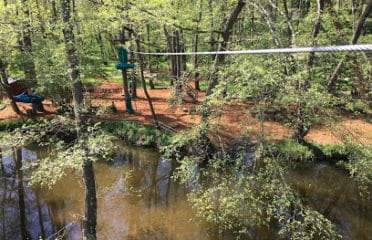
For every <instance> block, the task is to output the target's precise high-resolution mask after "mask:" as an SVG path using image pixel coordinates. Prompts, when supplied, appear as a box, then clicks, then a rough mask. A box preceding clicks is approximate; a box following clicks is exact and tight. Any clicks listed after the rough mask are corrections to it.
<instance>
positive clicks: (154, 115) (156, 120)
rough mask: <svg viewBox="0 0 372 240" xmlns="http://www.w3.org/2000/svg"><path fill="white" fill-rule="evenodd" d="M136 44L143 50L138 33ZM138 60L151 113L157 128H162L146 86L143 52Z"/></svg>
mask: <svg viewBox="0 0 372 240" xmlns="http://www.w3.org/2000/svg"><path fill="white" fill-rule="evenodd" d="M136 45H137V52H141V44H140V41H139V38H138V35H137V34H136ZM138 62H139V66H140V74H141V81H142V88H143V91H144V93H145V95H146V98H147V101H148V103H149V106H150V110H151V115H152V117H153V119H154V125H155V127H156V128H157V129H159V128H160V126H159V122H158V118H157V116H156V113H155V110H154V107H153V105H152V100H151V97H150V95H149V93H148V92H147V87H146V80H145V77H144V75H143V68H144V67H143V60H142V55H141V54H138Z"/></svg>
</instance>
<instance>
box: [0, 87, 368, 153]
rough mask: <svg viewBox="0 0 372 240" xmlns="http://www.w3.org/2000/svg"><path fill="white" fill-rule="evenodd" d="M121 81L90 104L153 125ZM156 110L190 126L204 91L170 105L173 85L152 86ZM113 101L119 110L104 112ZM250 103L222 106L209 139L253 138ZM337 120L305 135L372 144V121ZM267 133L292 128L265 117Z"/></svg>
mask: <svg viewBox="0 0 372 240" xmlns="http://www.w3.org/2000/svg"><path fill="white" fill-rule="evenodd" d="M121 87H122V86H121V84H119V83H113V82H109V81H102V84H101V85H99V86H95V87H94V88H93V89H92V91H90V92H88V93H86V96H88V97H89V99H91V104H92V106H94V107H95V108H96V109H101V110H102V111H100V112H101V113H102V115H98V116H95V119H97V120H99V121H117V120H126V121H130V122H135V123H138V124H140V125H144V126H152V124H153V119H152V116H151V112H150V109H149V106H148V102H147V100H146V97H145V95H144V93H143V91H142V89H138V90H137V95H138V97H137V98H136V99H133V100H132V106H133V109H134V114H128V113H127V112H126V111H125V105H124V101H123V96H122V95H121V91H118V89H119V90H120V89H121ZM149 94H150V96H151V98H152V101H153V105H154V108H155V112H156V114H157V117H158V120H159V122H161V123H162V124H164V125H166V126H169V127H170V128H171V129H173V130H175V131H176V132H181V131H182V130H185V129H190V128H192V127H193V126H195V125H196V124H198V123H199V122H200V116H199V115H197V114H195V113H194V111H193V110H194V109H196V108H197V107H198V106H199V105H200V104H201V101H202V100H203V97H204V92H199V94H198V100H199V102H198V103H193V102H192V99H190V98H188V97H186V98H185V101H184V102H183V103H182V104H178V105H170V104H169V101H168V97H169V94H170V89H153V90H149ZM112 103H114V105H115V107H116V110H117V111H116V112H107V111H106V112H105V111H104V109H105V108H108V107H110V106H111V105H112ZM17 104H18V105H19V107H20V109H21V111H22V112H23V113H24V115H23V116H18V115H17V114H15V113H14V112H13V111H12V109H11V108H10V106H9V105H8V106H7V107H6V108H5V109H3V110H1V111H0V120H5V119H21V118H24V119H27V118H28V117H27V116H26V111H27V109H29V108H31V106H30V104H24V103H17ZM44 107H45V110H46V111H47V112H46V113H38V114H37V117H45V118H49V117H53V116H54V115H55V114H56V111H57V109H56V108H55V107H53V105H52V102H51V100H48V99H47V100H46V101H45V102H44ZM251 107H252V105H251V104H250V103H248V102H247V103H241V102H231V103H229V104H228V105H224V106H222V107H221V108H220V109H219V110H220V114H219V116H218V117H216V118H214V119H212V121H211V122H212V127H211V129H212V131H211V132H210V139H211V140H212V142H213V143H214V144H215V145H222V146H226V145H231V143H233V142H234V141H235V140H236V139H238V138H239V137H242V136H243V135H249V136H250V137H252V138H254V137H255V136H258V134H259V132H260V123H259V121H258V119H257V118H255V117H253V116H252V114H251V112H250V109H251ZM339 119H340V120H339V122H337V123H333V122H332V123H322V124H321V125H318V126H315V127H314V128H312V129H311V130H310V132H309V133H308V135H307V136H306V141H308V142H314V143H318V144H335V143H343V141H344V140H345V137H347V138H348V140H350V141H354V142H355V143H361V144H364V145H369V144H372V124H370V123H368V122H366V121H365V120H363V119H362V118H360V117H357V116H340V117H339ZM264 130H265V135H266V137H267V139H268V140H281V139H283V138H286V137H289V136H290V135H291V134H292V130H291V129H289V128H287V127H286V126H284V125H283V124H281V123H280V122H275V121H265V123H264Z"/></svg>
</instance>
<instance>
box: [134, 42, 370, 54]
mask: <svg viewBox="0 0 372 240" xmlns="http://www.w3.org/2000/svg"><path fill="white" fill-rule="evenodd" d="M361 51H372V44H358V45H340V46H323V47H294V48H275V49H253V50H237V51H216V52H181V53H169V52H167V53H159V52H156V53H145V52H135V53H137V54H141V55H157V56H181V55H216V54H225V55H238V54H286V53H315V52H361Z"/></svg>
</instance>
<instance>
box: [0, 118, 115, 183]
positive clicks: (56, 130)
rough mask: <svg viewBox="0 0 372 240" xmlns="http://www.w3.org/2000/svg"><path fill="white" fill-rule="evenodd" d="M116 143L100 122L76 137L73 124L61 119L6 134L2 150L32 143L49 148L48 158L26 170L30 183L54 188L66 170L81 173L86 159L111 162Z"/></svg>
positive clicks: (3, 138) (29, 164) (0, 146)
mask: <svg viewBox="0 0 372 240" xmlns="http://www.w3.org/2000/svg"><path fill="white" fill-rule="evenodd" d="M74 135H75V136H74ZM113 140H114V139H113V137H112V136H111V135H108V134H105V132H104V131H103V130H102V129H101V127H100V124H99V123H97V124H94V125H90V126H87V127H86V131H84V133H83V134H82V136H80V137H79V138H76V129H75V125H74V123H73V121H71V120H68V119H66V118H62V117H61V118H58V119H54V120H50V121H48V120H45V121H42V122H40V123H35V124H33V125H27V126H26V125H23V126H22V127H21V128H16V129H15V130H14V131H12V132H3V133H2V134H1V136H0V148H2V149H5V150H10V151H11V150H12V149H14V148H19V147H22V146H27V145H29V144H37V145H38V146H40V147H44V148H47V149H48V151H49V154H48V155H47V156H45V157H41V158H39V159H37V160H36V161H30V162H28V163H26V164H25V166H24V168H25V170H28V171H30V172H31V174H32V176H31V178H30V183H31V184H39V185H41V186H48V187H51V186H53V184H55V183H56V181H58V179H60V178H61V177H62V176H64V175H65V174H66V170H81V168H82V165H83V163H84V162H85V161H87V160H89V161H97V160H110V159H111V157H112V154H113V152H114V151H115V145H114V143H113Z"/></svg>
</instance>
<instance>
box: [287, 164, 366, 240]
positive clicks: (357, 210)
mask: <svg viewBox="0 0 372 240" xmlns="http://www.w3.org/2000/svg"><path fill="white" fill-rule="evenodd" d="M287 178H288V179H289V181H290V183H291V185H292V186H293V187H294V188H295V189H296V190H297V192H298V193H299V194H300V195H301V196H302V198H303V200H304V202H305V203H306V204H307V205H309V206H311V207H312V208H314V209H315V210H317V211H319V212H320V213H322V214H323V215H324V216H325V217H327V218H328V219H330V220H331V221H332V222H333V223H334V224H336V227H337V230H338V231H339V232H340V233H341V234H342V235H343V239H370V237H371V236H372V205H371V204H370V196H364V197H362V196H361V194H360V191H359V189H358V186H357V184H356V183H355V182H354V181H353V180H352V179H351V178H349V177H348V175H347V173H346V172H345V171H344V170H341V169H337V168H336V167H335V166H333V165H329V164H326V163H317V164H313V163H310V164H301V165H298V166H297V167H296V168H294V169H292V170H291V171H290V172H289V173H288V176H287ZM370 190H371V189H370ZM370 192H371V191H370Z"/></svg>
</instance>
